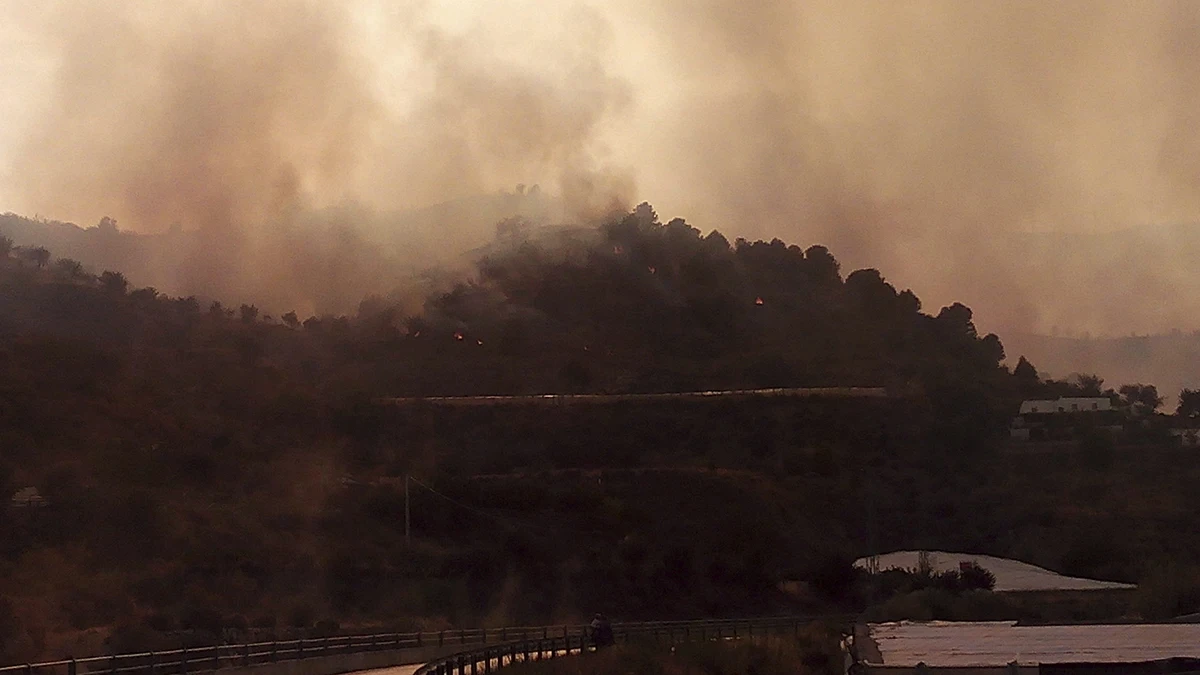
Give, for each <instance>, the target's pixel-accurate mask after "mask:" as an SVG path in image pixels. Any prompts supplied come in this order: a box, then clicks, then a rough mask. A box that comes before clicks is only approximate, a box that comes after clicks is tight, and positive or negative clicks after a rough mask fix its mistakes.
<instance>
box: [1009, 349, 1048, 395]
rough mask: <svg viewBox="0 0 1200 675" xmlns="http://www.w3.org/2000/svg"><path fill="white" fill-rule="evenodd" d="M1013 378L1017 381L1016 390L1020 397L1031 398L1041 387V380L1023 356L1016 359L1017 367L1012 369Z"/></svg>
mask: <svg viewBox="0 0 1200 675" xmlns="http://www.w3.org/2000/svg"><path fill="white" fill-rule="evenodd" d="M1013 377H1014V378H1016V380H1017V388H1018V389H1019V390H1020V392H1021V395H1022V396H1031V395H1033V394H1034V393H1035V392H1037V390H1038V387H1039V385H1041V383H1042V382H1041V378H1039V377H1038V371H1037V368H1034V367H1033V364H1032V363H1030V362H1029V360H1028V359H1026V358H1025V357H1024V356H1022V357H1021V358H1019V359H1017V367H1016V368H1013Z"/></svg>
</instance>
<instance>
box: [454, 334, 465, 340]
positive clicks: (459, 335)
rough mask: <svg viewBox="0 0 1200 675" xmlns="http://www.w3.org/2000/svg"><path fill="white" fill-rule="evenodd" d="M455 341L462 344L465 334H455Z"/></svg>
mask: <svg viewBox="0 0 1200 675" xmlns="http://www.w3.org/2000/svg"><path fill="white" fill-rule="evenodd" d="M454 339H455V340H458V341H459V342H462V340H463V334H462V333H455V334H454Z"/></svg>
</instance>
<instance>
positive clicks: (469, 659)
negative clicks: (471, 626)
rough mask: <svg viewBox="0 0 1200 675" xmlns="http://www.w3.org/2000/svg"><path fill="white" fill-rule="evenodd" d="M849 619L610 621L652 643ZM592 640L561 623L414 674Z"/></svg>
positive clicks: (503, 661) (504, 660)
mask: <svg viewBox="0 0 1200 675" xmlns="http://www.w3.org/2000/svg"><path fill="white" fill-rule="evenodd" d="M830 620H839V621H847V622H851V621H853V620H854V617H851V616H844V617H843V616H816V617H769V618H757V619H736V620H701V621H654V622H641V623H620V624H613V627H612V628H613V638H614V639H615V641H617V642H632V641H637V640H644V641H647V642H653V643H656V644H659V643H667V644H676V643H680V642H695V641H708V640H725V639H734V640H736V639H750V640H753V639H755V638H756V636H762V637H766V636H769V635H782V634H791V635H796V634H797V633H798V631H799V629H800V626H801V625H803V624H806V623H811V622H813V621H830ZM593 646H594V642H593V640H592V636H591V634H590V631H589V630H588V628H587V627H581V628H577V629H574V630H572V629H564V630H563V631H562V633H561V634H558V633H555V634H549V633H543V634H542V635H540V636H535V637H533V638H528V637H525V638H521V639H516V640H513V641H509V642H504V643H501V644H495V645H485V646H482V647H476V648H474V649H469V650H464V651H461V652H458V653H456V654H451V655H449V656H445V657H442V658H439V659H435V660H433V661H430V662H428V663H426V664H425V665H423V666H421V667H420V668H418V669H417V671H416V673H415V674H414V675H490V673H491V672H492V671H493V670H498V669H500V668H503V667H504V666H506V665H510V664H514V663H529V662H531V661H541V660H545V659H553V658H557V657H559V656H568V655H571V654H576V653H583V652H586V651H588V650H589V648H592V647H593Z"/></svg>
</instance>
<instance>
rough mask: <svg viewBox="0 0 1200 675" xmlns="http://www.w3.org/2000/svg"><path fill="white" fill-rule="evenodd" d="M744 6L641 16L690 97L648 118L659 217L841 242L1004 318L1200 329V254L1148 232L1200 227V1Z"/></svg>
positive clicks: (839, 248) (669, 3)
mask: <svg viewBox="0 0 1200 675" xmlns="http://www.w3.org/2000/svg"><path fill="white" fill-rule="evenodd" d="M638 5H639V7H645V3H638ZM752 6H753V10H751V9H750V8H749V7H750V6H748V5H746V4H745V3H740V2H732V1H724V0H709V1H706V2H698V3H697V2H684V1H683V0H660V1H659V2H654V3H649V9H646V10H642V9H633V8H631V9H630V14H631V15H632V14H633V12H635V11H637V12H642V13H643V16H645V24H644V26H643V28H642V30H643V31H644V32H645V33H646V34H652V35H656V36H660V38H661V41H660V42H659V43H658V44H657V47H658V52H657V53H658V55H659V58H660V69H659V71H658V72H657V73H656V74H655V78H657V79H658V80H660V81H670V82H674V83H675V85H674V89H675V91H677V92H678V93H677V94H676V95H675V96H674V98H673V101H672V105H671V106H669V107H663V108H660V109H659V110H658V111H657V113H656V115H657V116H656V117H655V118H654V119H652V120H650V121H649V122H648V123H647V124H646V128H652V129H654V130H655V132H656V133H654V134H653V135H651V134H646V136H645V137H646V138H647V139H650V142H651V145H650V146H649V147H648V148H646V149H647V150H648V151H649V154H650V155H651V156H654V157H655V158H656V162H655V164H654V166H653V167H651V170H653V171H655V173H654V174H653V175H652V174H650V173H647V172H644V171H643V172H642V173H640V174H639V184H640V185H642V186H643V187H645V188H647V189H653V188H654V187H655V186H657V185H660V184H662V185H665V187H664V188H663V189H662V191H661V192H662V193H663V194H666V195H670V198H671V199H672V200H673V201H672V203H671V204H667V203H665V202H663V201H662V198H658V201H656V206H657V207H658V208H659V210H660V211H663V212H667V213H671V214H677V213H682V214H686V215H688V216H695V217H693V220H703V221H705V222H720V223H726V222H728V223H731V226H729V227H728V228H725V229H729V230H734V231H735V232H736V233H738V234H744V235H750V236H760V237H771V236H787V237H790V238H793V239H799V240H801V241H814V240H815V241H821V242H824V243H827V244H829V245H830V246H831V247H832V249H833V250H834V251H835V252H836V253H837V254H838V255H839V256H840V257H844V258H846V259H847V261H848V262H849V263H851V265H871V266H877V267H879V268H880V269H882V270H883V271H884V272H885V274H887V275H888V276H889V277H892V278H893V279H895V280H896V281H897V282H898V283H900V284H903V285H911V286H912V287H914V288H915V289H916V291H917V292H918V293H919V294H920V295H921V296H922V297H923V298H925V299H926V300H927V303H929V304H932V303H933V302H938V303H944V302H947V301H949V300H951V299H959V300H963V301H965V302H967V303H969V304H971V305H972V306H973V307H975V308H976V309H977V310H979V312H978V314H977V316H979V317H980V320H981V322H982V323H983V324H984V325H985V326H987V327H988V328H991V329H1000V330H1004V329H1013V328H1018V329H1025V330H1044V331H1047V332H1048V331H1050V330H1051V329H1052V328H1053V327H1054V326H1059V327H1060V329H1061V330H1075V331H1076V332H1080V333H1081V332H1083V331H1092V332H1094V333H1095V332H1116V333H1121V332H1128V331H1131V330H1141V331H1154V330H1165V329H1167V328H1169V327H1172V326H1180V325H1181V324H1182V325H1183V327H1188V328H1190V327H1195V326H1196V323H1197V322H1196V320H1195V319H1194V318H1191V317H1195V316H1197V315H1198V314H1200V301H1195V300H1193V299H1191V298H1196V297H1200V296H1198V295H1197V294H1196V293H1195V291H1197V290H1200V279H1198V278H1197V277H1196V276H1195V275H1192V274H1191V273H1190V271H1189V267H1190V264H1189V263H1187V262H1186V260H1185V259H1186V258H1187V257H1190V256H1181V255H1178V253H1179V248H1180V247H1181V246H1184V247H1186V248H1188V249H1189V250H1190V252H1191V253H1193V254H1196V253H1200V250H1197V247H1196V245H1195V244H1194V243H1189V242H1180V240H1179V237H1180V236H1181V231H1180V230H1178V229H1176V230H1170V231H1158V230H1154V229H1153V228H1151V227H1149V226H1153V225H1156V224H1163V223H1176V222H1180V221H1187V222H1197V221H1200V199H1198V198H1200V159H1198V158H1200V152H1198V151H1200V125H1197V124H1196V121H1197V116H1198V115H1200V113H1198V112H1197V111H1200V85H1198V84H1197V83H1198V82H1200V77H1197V76H1198V75H1200V72H1198V71H1200V65H1198V64H1200V58H1198V57H1200V52H1198V50H1200V47H1197V45H1200V40H1198V39H1197V37H1198V36H1200V4H1197V3H1193V2H1182V1H1180V2H1171V1H1167V2H1156V3H1144V2H1120V1H1112V2H1103V1H1096V0H1082V1H1075V0H1067V1H1064V2H1052V3H1048V2H1040V1H1036V0H1028V1H1021V0H1017V1H1010V0H1002V1H1001V0H980V1H978V2H959V1H957V0H896V1H893V2H865V1H864V2H846V1H845V0H814V1H806V2H787V1H783V0H768V1H766V2H758V3H753V5H752ZM635 89H636V85H635ZM638 90H640V89H638ZM660 168H661V169H662V171H663V172H668V171H669V172H671V173H672V174H673V175H672V176H664V175H663V173H659V172H658V171H656V169H660ZM732 224H736V225H732ZM1114 230H1132V232H1127V233H1126V234H1125V236H1120V237H1118V236H1113V235H1110V234H1108V233H1109V232H1112V231H1114ZM1055 232H1063V233H1067V235H1068V236H1048V235H1047V234H1046V233H1055ZM1182 235H1183V236H1186V231H1184V232H1182ZM1163 254H1165V255H1163ZM1181 288H1186V289H1188V291H1189V292H1188V293H1187V296H1188V297H1186V298H1185V297H1179V295H1176V293H1177V292H1178V291H1179V290H1180V289H1181ZM1164 296H1170V297H1171V299H1170V301H1169V302H1163V301H1162V298H1163V297H1164Z"/></svg>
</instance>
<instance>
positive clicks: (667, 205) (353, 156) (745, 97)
mask: <svg viewBox="0 0 1200 675" xmlns="http://www.w3.org/2000/svg"><path fill="white" fill-rule="evenodd" d="M6 11H10V10H7V9H6ZM26 23H27V24H28V25H29V26H30V28H29V30H28V31H24V34H33V35H38V36H43V38H44V39H43V40H42V42H43V43H44V44H45V45H46V47H47V51H48V52H49V53H51V54H54V55H55V58H56V59H57V61H56V63H57V73H58V76H57V80H56V82H55V87H54V89H53V91H54V94H53V95H52V96H51V97H50V98H49V99H47V100H46V101H45V105H44V106H43V107H42V109H41V110H40V111H39V118H38V122H37V123H36V124H35V125H34V126H33V128H32V129H31V130H30V131H29V133H28V134H26V135H25V136H24V138H25V142H24V143H23V144H22V145H21V147H20V149H19V151H18V152H17V154H16V161H14V162H13V163H12V164H13V166H14V167H17V168H16V169H15V173H14V175H17V176H18V177H19V195H20V198H19V200H18V202H19V203H20V204H21V205H23V207H24V208H26V209H28V210H30V211H39V212H42V213H50V214H64V213H65V214H67V215H68V216H70V217H82V216H79V215H77V214H88V216H89V217H90V218H91V219H95V218H98V217H99V216H100V215H103V214H105V213H108V214H110V215H116V216H117V217H118V218H119V219H120V220H121V222H122V224H123V225H124V226H126V227H130V228H133V229H141V230H143V231H158V230H161V229H163V228H165V227H166V226H167V225H168V224H169V223H172V222H181V223H183V224H184V226H185V227H186V228H198V229H200V230H202V231H203V232H204V233H206V234H205V235H204V237H203V243H202V245H201V246H200V251H199V254H197V255H188V256H185V257H184V259H183V260H182V261H180V262H178V264H176V263H171V264H170V265H169V267H170V269H169V270H164V271H163V274H167V273H171V274H176V273H177V274H178V277H179V279H180V280H181V281H180V283H181V285H182V286H185V287H186V289H187V290H204V289H209V288H217V289H219V290H220V289H223V290H226V291H239V292H240V293H241V295H242V296H247V295H249V296H250V297H252V298H259V297H268V296H269V297H272V298H274V299H275V301H277V302H279V303H288V302H291V303H301V302H304V301H310V303H311V305H312V306H313V307H314V308H320V307H323V306H328V307H340V306H341V305H344V304H345V303H346V302H348V300H346V298H349V297H352V296H355V295H358V296H361V295H363V294H365V293H366V292H370V291H376V292H378V291H380V290H387V289H386V287H387V286H388V285H389V284H394V283H398V282H399V276H398V273H397V272H396V270H398V269H404V270H405V273H407V270H408V269H409V268H410V267H411V266H414V265H418V264H422V263H424V262H427V261H429V260H433V259H436V258H438V257H439V256H440V257H444V254H445V252H447V251H453V250H459V249H462V248H464V247H467V246H471V245H474V244H477V243H478V242H479V241H481V240H482V239H483V238H485V237H486V235H487V232H488V228H489V227H490V225H491V223H481V222H480V221H481V218H475V219H472V218H471V217H469V216H464V215H463V213H464V211H463V209H449V210H446V211H444V212H438V213H442V215H431V216H428V217H423V218H424V219H423V220H421V222H422V225H421V226H420V227H416V226H412V225H411V224H410V223H408V221H404V220H403V219H399V218H396V217H394V216H393V215H391V214H392V213H393V212H394V211H395V210H397V209H404V208H410V207H418V206H424V205H428V204H434V203H438V202H442V201H445V200H451V199H462V198H466V197H472V196H477V195H480V194H494V193H495V192H496V191H497V190H501V189H511V187H512V186H513V185H516V184H517V183H529V184H532V183H541V184H542V185H543V186H546V187H547V188H548V191H550V192H552V193H554V194H555V195H556V196H558V197H559V198H561V199H562V200H563V204H562V205H561V206H560V207H556V208H555V209H554V210H555V211H556V213H557V212H561V214H562V215H563V216H564V217H565V218H568V219H573V220H587V219H589V218H592V217H594V216H595V215H597V214H602V213H604V212H606V211H607V210H609V209H611V208H612V207H621V206H628V205H629V204H630V203H632V202H634V201H640V200H641V199H648V200H650V201H652V202H653V203H654V205H655V207H656V209H657V210H658V211H659V212H660V213H663V214H668V216H669V217H673V216H683V217H686V218H687V219H688V220H689V221H690V222H691V223H692V224H694V225H696V226H697V227H700V228H701V229H704V230H708V229H713V228H716V229H720V230H722V231H723V232H725V233H726V234H728V235H730V236H746V237H752V238H753V237H765V238H770V237H775V236H778V237H781V238H784V239H787V240H790V241H795V242H797V243H800V244H802V245H807V244H810V243H822V244H827V245H829V246H830V247H831V248H832V250H833V251H834V252H835V253H836V254H837V255H838V256H839V257H840V258H841V259H842V260H843V263H844V266H845V267H846V268H853V267H857V266H872V267H877V268H879V269H881V270H882V271H883V272H884V274H886V275H887V276H888V277H889V278H890V279H891V280H892V281H893V282H895V283H897V284H899V285H901V286H910V287H912V288H913V289H914V290H915V291H916V292H917V293H918V294H919V295H920V296H921V297H922V298H924V299H925V301H926V305H927V306H929V307H936V306H938V305H940V304H946V303H949V302H951V301H954V300H961V301H963V302H966V303H967V304H969V305H971V306H972V307H973V308H974V309H975V310H976V316H977V317H978V320H979V323H980V325H981V326H982V327H984V328H986V329H988V330H999V331H1001V332H1004V331H1008V330H1021V331H1041V332H1050V331H1051V330H1053V329H1054V328H1055V327H1059V329H1060V330H1064V331H1075V332H1083V331H1090V332H1092V333H1106V334H1114V333H1115V334H1120V333H1128V332H1130V331H1139V332H1147V331H1162V330H1167V329H1169V328H1172V327H1179V328H1183V329H1191V328H1196V327H1197V326H1196V321H1195V320H1194V319H1193V318H1192V317H1195V316H1198V315H1200V277H1196V275H1193V274H1191V273H1190V266H1191V263H1190V261H1191V260H1192V259H1194V258H1195V256H1196V255H1200V236H1197V233H1196V231H1195V228H1194V227H1190V226H1189V227H1175V228H1160V227H1157V226H1158V225H1162V224H1168V223H1180V222H1186V223H1195V222H1200V190H1197V186H1198V185H1200V131H1198V129H1200V125H1198V124H1197V122H1198V121H1200V119H1198V116H1200V112H1197V111H1200V84H1198V83H1200V72H1198V71H1200V65H1198V64H1200V58H1198V57H1200V47H1197V45H1200V39H1197V38H1198V37H1200V5H1198V4H1196V3H1193V2H1189V1H1187V0H1163V1H1162V2H1157V3H1143V2H1136V1H1128V2H1125V1H1121V0H1108V1H1104V0H1063V1H1061V2H1054V3H1047V2H1041V1H1040V0H1003V1H1002V0H979V1H977V2H959V1H958V0H893V1H890V2H874V1H870V0H807V1H805V2H799V1H798V0H790V1H789V0H764V1H762V2H756V3H752V4H751V5H747V4H746V3H741V2H734V1H733V0H697V1H686V2H685V1H684V0H651V1H649V2H636V3H635V2H632V1H631V0H616V1H614V2H611V3H599V2H591V3H590V4H589V3H587V2H579V3H574V4H570V3H552V2H545V1H538V0H504V1H502V2H496V3H489V4H487V5H486V6H470V5H469V4H465V3H461V2H457V1H456V0H428V1H427V2H423V3H402V4H401V9H396V8H395V7H394V6H391V5H390V4H389V3H384V2H375V1H374V0H360V1H358V2H354V3H350V2H346V3H317V2H315V1H303V0H295V1H287V2H285V1H284V0H266V1H264V2H256V3H206V2H199V1H198V0H197V1H195V2H186V3H173V4H170V5H167V4H164V3H153V2H148V1H136V0H135V1H134V2H131V3H122V4H121V5H120V7H119V8H115V5H113V4H112V3H101V2H99V1H98V0H96V1H93V2H69V3H62V4H58V5H53V6H52V9H51V10H47V11H45V12H43V13H42V14H40V15H39V16H38V17H37V18H35V19H29V20H27V21H26ZM344 202H350V203H358V204H361V205H364V206H363V207H362V208H360V209H349V210H346V209H342V210H339V211H336V212H332V215H330V213H331V212H325V211H314V209H316V208H318V207H324V206H328V205H330V204H339V203H344ZM521 202H522V200H520V199H518V200H516V201H515V202H511V203H510V202H504V203H505V204H506V205H509V206H513V208H516V209H518V210H519V209H521V208H526V206H525V205H522V203H521ZM501 210H502V209H501ZM493 212H494V209H493V211H488V213H489V214H492V213H493ZM313 213H317V214H320V215H318V216H313V215H311V214H313ZM301 214H309V216H308V217H301ZM338 214H340V215H338ZM346 214H352V215H353V218H350V217H349V216H347V215H346ZM448 214H453V218H451V217H450V215H448ZM501 215H504V214H501ZM380 242H384V243H385V244H386V245H381V244H380ZM361 261H366V262H361ZM406 264H407V265H408V266H407V267H406V266H405V265H406ZM313 269H322V270H325V272H323V273H322V274H317V275H314V274H312V270H313ZM330 288H335V289H337V292H336V293H327V292H326V289H330ZM358 291H361V292H358ZM327 296H328V297H327ZM264 302H265V301H264ZM298 308H301V307H298Z"/></svg>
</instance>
